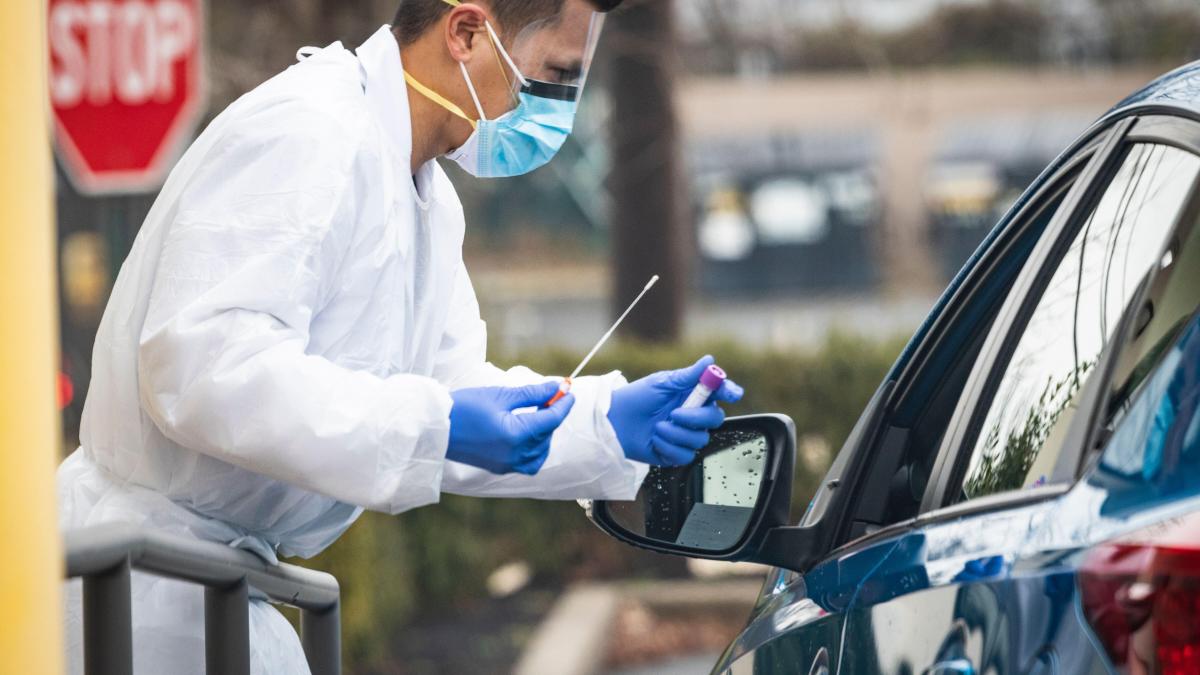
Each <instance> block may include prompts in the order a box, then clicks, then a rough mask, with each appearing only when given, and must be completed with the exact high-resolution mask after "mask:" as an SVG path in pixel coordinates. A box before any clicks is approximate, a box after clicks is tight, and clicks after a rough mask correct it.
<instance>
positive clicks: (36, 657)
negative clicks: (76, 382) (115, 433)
mask: <svg viewBox="0 0 1200 675" xmlns="http://www.w3.org/2000/svg"><path fill="white" fill-rule="evenodd" d="M45 16H46V15H45V5H44V4H43V3H42V2H37V1H22V2H0V120H3V123H2V124H0V148H2V149H3V150H2V151H0V176H3V177H4V178H3V180H0V223H3V227H0V270H3V271H4V282H3V283H0V541H3V542H4V555H0V598H2V599H3V600H0V626H4V628H3V630H0V673H54V674H56V675H57V674H58V673H61V672H62V670H63V649H62V599H61V595H60V589H61V587H62V578H63V560H62V551H61V545H60V543H59V534H58V523H57V518H56V517H55V515H54V466H55V464H57V462H58V457H59V436H58V425H59V420H58V410H57V408H56V406H55V395H54V394H55V386H54V385H55V380H54V375H55V373H56V372H57V370H58V369H57V367H56V364H55V360H56V355H57V349H56V346H57V344H58V334H57V330H56V325H55V323H56V322H55V320H56V312H55V307H56V304H55V301H54V220H53V217H52V204H53V201H52V200H53V183H52V182H51V181H52V179H53V175H54V174H53V172H52V169H51V162H50V147H49V140H50V125H49V120H48V119H47V115H46V61H45V53H46V51H45V35H46V33H45Z"/></svg>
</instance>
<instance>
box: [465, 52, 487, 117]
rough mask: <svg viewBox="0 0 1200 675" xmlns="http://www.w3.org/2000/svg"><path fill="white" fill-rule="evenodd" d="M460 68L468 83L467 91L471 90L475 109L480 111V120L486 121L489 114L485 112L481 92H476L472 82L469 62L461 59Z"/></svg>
mask: <svg viewBox="0 0 1200 675" xmlns="http://www.w3.org/2000/svg"><path fill="white" fill-rule="evenodd" d="M458 69H459V70H461V71H462V75H463V81H464V82H466V83H467V91H469V92H471V100H472V101H474V102H475V110H477V111H479V121H480V122H486V121H487V115H485V114H484V112H483V104H482V103H480V102H479V94H477V93H475V85H474V84H473V83H472V82H471V76H470V75H469V74H468V73H467V64H465V63H463V62H462V61H459V62H458Z"/></svg>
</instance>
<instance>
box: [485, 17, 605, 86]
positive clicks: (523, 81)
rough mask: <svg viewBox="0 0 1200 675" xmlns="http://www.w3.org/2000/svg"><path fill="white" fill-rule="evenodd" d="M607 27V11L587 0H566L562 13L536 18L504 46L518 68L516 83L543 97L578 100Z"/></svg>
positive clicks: (513, 65)
mask: <svg viewBox="0 0 1200 675" xmlns="http://www.w3.org/2000/svg"><path fill="white" fill-rule="evenodd" d="M603 28H604V14H601V13H599V12H597V11H595V10H594V9H592V7H591V5H590V4H588V3H587V2H586V0H564V2H563V6H562V11H560V12H559V13H558V14H555V15H554V16H551V17H547V18H545V19H541V20H538V21H535V22H533V23H532V24H530V25H528V26H526V27H525V29H524V30H522V31H521V32H520V33H519V34H518V35H517V37H516V38H515V39H514V40H513V41H512V44H511V45H502V46H501V50H503V51H507V54H508V56H509V57H510V58H508V59H506V60H508V61H510V63H509V64H508V65H509V66H511V67H512V68H514V69H515V70H516V74H517V78H516V79H517V81H516V82H513V85H514V87H519V88H520V91H522V92H524V93H528V94H532V95H534V96H541V97H543V98H552V99H558V100H564V101H578V100H579V98H580V96H581V95H582V93H583V87H584V85H585V84H586V83H587V78H588V72H589V71H590V70H591V69H592V62H593V60H594V59H595V56H596V45H597V43H598V42H599V40H600V33H601V31H602V30H603ZM506 46H507V47H508V49H507V50H505V47H506Z"/></svg>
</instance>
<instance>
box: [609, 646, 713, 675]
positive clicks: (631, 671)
mask: <svg viewBox="0 0 1200 675" xmlns="http://www.w3.org/2000/svg"><path fill="white" fill-rule="evenodd" d="M720 656H721V654H720V653H719V652H712V653H705V654H693V655H690V656H681V657H679V658H677V659H671V660H669V661H660V662H658V663H652V664H649V665H646V666H640V667H637V668H622V669H620V670H609V671H606V672H605V673H604V675H708V674H709V673H710V672H712V667H713V664H714V663H716V662H717V659H718V658H719V657H720Z"/></svg>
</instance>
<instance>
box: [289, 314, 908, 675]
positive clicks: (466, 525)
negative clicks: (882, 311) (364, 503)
mask: <svg viewBox="0 0 1200 675" xmlns="http://www.w3.org/2000/svg"><path fill="white" fill-rule="evenodd" d="M900 347H901V344H900V343H899V342H896V341H886V342H872V341H868V340H864V339H861V338H855V337H849V336H844V335H838V336H833V337H832V338H830V339H829V340H828V341H827V343H826V344H825V345H824V346H823V347H822V348H820V349H818V350H815V351H810V352H802V351H795V350H778V349H766V350H763V349H751V348H748V347H745V346H741V345H738V344H736V343H732V342H714V343H704V344H691V345H685V346H660V345H642V344H633V343H614V344H612V345H610V346H609V347H607V348H606V349H605V350H604V351H602V352H601V353H600V354H599V355H597V357H596V359H595V360H594V361H593V363H592V365H591V366H590V367H589V368H588V371H587V373H591V374H596V373H605V372H608V371H609V370H614V369H620V370H622V371H623V372H624V374H625V376H626V377H627V378H629V379H630V380H633V379H635V378H638V377H642V376H644V375H647V374H649V373H651V372H654V371H657V370H662V369H664V368H678V367H682V366H685V365H688V364H690V363H692V362H693V361H694V360H695V359H696V358H698V357H699V356H701V355H703V354H706V353H708V354H713V355H714V356H716V357H717V359H718V362H719V363H720V364H721V366H722V367H723V368H725V370H727V371H728V372H729V374H730V377H732V378H734V379H735V380H737V381H738V382H739V383H740V384H742V385H743V386H744V387H745V388H746V398H745V399H744V400H743V401H742V402H741V403H739V404H737V405H734V406H729V407H727V411H728V412H729V414H730V415H743V414H749V413H755V412H779V413H784V414H787V415H789V416H791V417H792V419H793V420H795V422H796V429H797V436H798V437H799V438H800V439H801V442H800V445H801V450H800V455H801V457H800V461H798V463H797V471H796V480H795V493H794V502H795V504H796V505H797V506H801V505H803V504H806V503H807V502H808V499H809V497H810V496H811V494H812V492H813V489H814V486H815V484H816V482H817V481H818V480H820V477H821V474H822V473H823V472H824V470H825V468H826V466H827V465H828V463H829V461H831V460H832V452H834V451H836V449H837V448H838V447H839V446H840V444H841V443H842V441H843V439H845V437H846V435H847V434H848V433H849V431H850V428H851V427H852V426H853V425H854V422H855V421H856V420H857V419H858V415H859V412H860V411H861V410H862V408H863V406H864V405H865V404H866V402H867V400H868V399H869V398H870V396H871V394H872V393H873V392H874V390H875V387H876V386H877V385H878V384H879V381H880V380H881V379H882V377H883V374H884V373H885V372H886V370H887V368H888V367H889V366H890V365H891V363H892V361H893V360H894V358H895V356H896V354H897V353H899V350H900ZM579 358H580V354H579V353H577V352H573V351H569V350H561V349H550V350H544V351H538V352H536V353H530V354H517V355H513V356H511V357H507V358H500V359H495V361H496V362H497V363H498V364H500V365H511V364H517V363H519V364H522V365H526V366H529V367H530V368H533V369H534V370H536V371H538V372H542V373H567V372H570V370H572V369H573V368H574V366H575V364H576V363H577V362H578V360H579ZM512 560H524V561H526V562H528V563H529V564H530V566H531V567H532V568H533V571H534V575H535V583H537V584H539V585H542V586H550V587H558V586H561V585H562V584H565V583H567V582H570V581H572V580H576V579H581V578H605V577H615V576H663V575H672V574H679V573H681V572H682V569H683V563H682V560H681V559H678V558H671V557H668V556H653V555H651V554H647V553H644V552H639V551H636V550H635V549H632V548H629V547H626V546H623V545H621V544H619V543H618V542H616V541H615V540H612V539H610V538H608V537H606V536H604V535H603V534H602V533H600V532H599V531H598V530H597V529H596V528H594V527H592V526H591V525H590V524H589V523H588V522H587V521H586V520H585V519H584V517H583V513H582V511H581V510H580V509H579V507H578V506H577V505H576V504H574V503H570V502H567V503H564V502H538V501H533V500H498V499H497V500H484V499H470V498H463V497H455V496H452V495H447V496H445V497H443V499H442V501H441V503H440V504H438V505H436V506H431V507H426V508H423V509H417V510H415V511H411V512H408V513H405V514H402V515H401V516H398V517H394V518H393V517H387V516H381V515H378V514H367V515H365V516H364V517H363V518H362V519H361V520H360V521H359V522H358V523H356V524H355V525H354V527H352V528H351V529H350V531H349V532H348V533H347V534H346V536H344V537H342V539H341V540H340V541H338V542H337V543H336V544H335V545H334V546H333V547H332V548H330V549H329V550H328V551H327V552H325V553H324V554H322V555H321V556H319V557H318V558H316V559H314V560H312V561H308V562H307V563H305V564H307V565H309V566H312V567H316V568H319V569H325V570H328V571H330V572H331V573H333V574H334V575H336V576H337V577H338V579H339V581H340V582H341V583H342V593H343V615H342V616H343V633H344V639H345V648H346V661H347V665H348V666H352V668H351V671H352V672H353V671H355V670H357V669H359V668H362V667H363V666H364V664H373V663H376V664H377V663H380V662H381V659H384V658H385V657H387V656H388V649H389V647H390V646H391V643H392V642H393V639H392V638H393V637H394V636H396V635H398V634H399V631H401V630H403V627H404V625H405V623H406V622H408V621H411V620H414V619H415V618H416V617H418V616H420V617H428V616H437V615H445V614H447V613H453V612H456V611H460V610H462V608H464V607H465V606H466V605H468V604H470V603H472V602H476V601H478V600H479V599H481V598H483V597H484V596H485V589H484V588H483V585H484V582H485V581H486V579H487V576H488V574H489V573H491V572H492V571H493V570H494V569H495V568H497V567H498V566H500V565H502V564H504V563H506V562H509V561H512ZM356 665H357V668H355V667H353V666H356Z"/></svg>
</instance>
